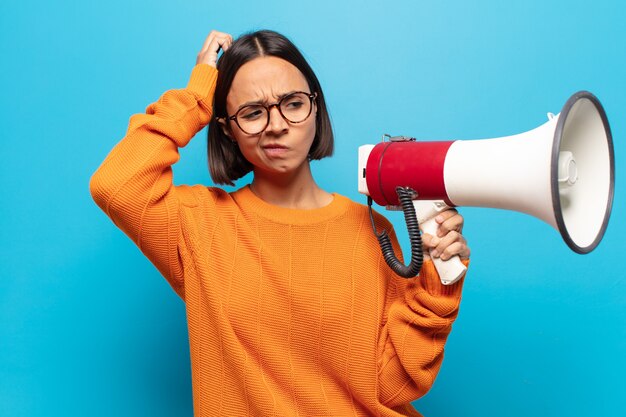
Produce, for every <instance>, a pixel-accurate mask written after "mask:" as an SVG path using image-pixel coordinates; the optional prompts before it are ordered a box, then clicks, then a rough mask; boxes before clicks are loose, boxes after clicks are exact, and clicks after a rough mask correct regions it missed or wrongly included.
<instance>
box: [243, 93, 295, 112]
mask: <svg viewBox="0 0 626 417" xmlns="http://www.w3.org/2000/svg"><path fill="white" fill-rule="evenodd" d="M298 91H300V90H291V91H288V92H286V93H282V94H280V95H278V96H277V98H278V101H280V100H282V99H283V98H284V97H287V96H288V95H290V94H293V93H297V92H298ZM267 102H268V101H267V99H265V100H255V101H247V102H245V103H243V104H242V105H241V106H239V107H238V108H237V111H239V110H241V109H242V108H243V107H246V106H252V105H257V104H267Z"/></svg>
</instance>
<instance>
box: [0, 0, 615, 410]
mask: <svg viewBox="0 0 626 417" xmlns="http://www.w3.org/2000/svg"><path fill="white" fill-rule="evenodd" d="M625 17H626V6H624V3H623V2H618V1H617V0H613V1H608V0H595V1H593V2H590V1H535V0H532V1H529V0H526V1H507V2H501V1H495V0H492V1H487V0H475V1H472V2H467V1H395V2H389V4H383V2H364V1H350V2H348V1H346V2H337V1H328V0H324V1H316V2H295V1H289V2H285V1H275V2H267V1H264V2H259V1H243V0H239V1H233V2H225V1H222V2H210V1H187V2H171V1H157V0H151V1H128V0H124V1H122V0H108V1H106V2H85V1H77V0H75V1H70V0H63V1H57V2H41V1H33V0H22V1H20V2H17V1H11V2H8V1H7V2H2V3H1V5H0V34H1V36H0V57H1V62H2V64H1V68H2V77H0V78H1V79H0V91H1V94H0V118H1V119H0V120H1V122H2V123H1V136H2V147H1V152H2V163H1V164H0V170H1V171H0V172H1V175H2V180H3V181H2V183H3V190H2V192H1V193H0V207H1V210H2V216H0V222H1V223H0V228H1V230H2V233H1V243H2V250H1V251H0V256H1V257H2V258H1V259H0V414H2V415H3V416H15V417H22V416H29V417H39V416H48V417H50V416H83V415H87V416H119V417H122V416H146V415H150V416H191V415H192V397H191V375H190V364H189V352H188V340H187V329H186V322H185V311H184V305H183V303H182V302H181V301H180V300H179V299H178V298H177V296H176V295H175V294H174V292H173V291H172V290H171V289H170V287H169V286H168V284H167V283H166V281H165V280H164V279H163V278H161V277H160V275H159V274H158V272H157V270H156V269H155V268H154V267H153V266H152V265H151V264H150V263H149V262H148V261H147V260H146V259H145V258H144V257H143V255H141V253H140V252H139V251H138V250H137V249H136V248H135V246H134V245H133V244H132V242H131V241H130V240H129V239H127V238H126V237H125V236H124V235H123V233H122V232H121V231H119V230H118V229H117V228H115V226H114V225H113V224H112V223H111V222H110V221H109V219H107V218H106V217H105V216H104V214H103V213H101V212H100V210H99V209H98V208H97V207H96V206H95V204H94V203H93V202H92V200H91V197H90V195H89V191H88V182H89V177H90V176H91V174H92V173H93V171H94V170H95V169H96V168H97V167H98V166H99V164H100V163H101V161H102V160H103V159H104V157H105V156H106V154H107V153H108V151H109V150H110V149H111V148H112V147H113V146H114V144H115V143H117V142H118V141H119V140H120V139H121V138H122V137H123V135H124V133H125V131H126V128H127V125H128V120H129V117H130V115H132V114H134V113H138V112H143V111H144V110H145V108H146V106H147V105H148V104H149V103H151V102H153V101H156V100H157V99H158V97H159V96H160V95H161V93H163V92H164V91H166V90H168V89H171V88H182V87H184V86H185V85H186V82H187V80H188V77H189V74H190V71H191V68H192V67H193V65H194V64H195V58H196V54H197V52H198V51H199V49H200V47H201V46H202V43H203V41H204V39H205V37H206V35H207V34H208V32H209V31H210V30H211V29H218V30H221V31H226V32H229V33H232V34H234V35H239V34H241V33H243V32H245V31H249V30H252V29H261V28H270V29H274V30H277V31H279V32H282V33H284V34H286V35H287V36H289V37H290V38H291V39H292V40H293V41H294V42H295V43H296V45H298V46H299V47H300V48H301V50H302V51H303V52H304V54H305V56H306V57H307V58H308V59H309V60H310V63H311V65H312V66H313V68H314V70H315V71H316V72H317V74H318V76H319V78H320V81H321V83H322V85H323V87H324V90H325V93H326V95H327V100H328V105H329V108H330V112H331V117H332V120H333V122H334V128H335V133H336V140H337V146H336V155H335V156H334V157H333V158H330V159H328V160H325V161H321V162H318V163H315V165H314V167H315V173H316V177H317V179H318V182H319V183H320V184H321V185H322V186H323V187H324V188H326V189H328V190H330V191H337V192H340V193H343V194H345V195H348V196H350V197H351V198H353V199H355V200H357V201H363V198H362V196H361V195H359V194H358V192H357V187H356V152H357V147H358V146H359V145H361V144H365V143H376V142H377V141H379V140H380V137H381V134H382V133H391V134H394V135H399V134H405V135H412V136H416V137H418V138H422V139H449V138H450V139H452V138H454V139H479V138H486V137H499V136H506V135H511V134H515V133H519V132H523V131H526V130H529V129H531V128H534V127H536V126H538V125H539V124H541V123H543V122H544V121H545V117H546V116H545V114H546V112H548V111H551V112H554V113H557V112H558V111H560V108H561V106H562V105H563V104H564V103H565V101H566V100H567V98H568V97H569V96H570V95H571V94H572V93H574V92H575V91H578V90H582V89H586V90H589V91H592V92H593V93H594V94H596V95H597V96H598V97H599V98H600V100H601V101H602V103H603V105H604V107H605V108H606V111H607V114H608V118H609V121H610V123H611V128H612V131H613V138H614V142H615V158H616V166H617V171H616V193H615V202H614V207H613V215H612V218H611V221H610V223H609V228H608V230H607V233H606V235H605V238H604V240H603V241H602V243H601V244H600V246H599V247H598V248H597V249H596V250H595V251H594V252H592V253H591V254H589V255H584V256H581V255H576V254H574V253H573V252H571V251H570V250H569V249H568V248H567V246H566V245H565V244H564V243H563V242H562V240H561V238H560V236H559V234H558V233H557V232H556V231H555V230H553V229H552V228H551V227H550V226H548V225H546V224H544V223H543V222H541V221H539V220H537V219H535V218H532V217H530V216H527V215H524V214H519V213H514V212H509V211H502V210H495V209H482V208H465V209H463V210H461V212H462V213H463V214H464V216H465V219H466V227H465V231H464V233H465V235H466V237H467V239H468V241H469V242H470V246H471V248H472V265H471V270H470V273H469V276H468V279H467V281H466V284H465V290H464V299H463V303H462V306H461V314H460V317H459V319H458V321H457V322H456V324H455V327H454V331H453V333H452V335H451V336H450V339H449V342H448V345H447V351H446V352H447V353H446V359H445V361H444V364H443V367H442V370H441V373H440V374H439V377H438V379H437V381H436V383H435V385H434V387H433V389H432V390H431V391H430V392H429V393H428V394H427V395H426V396H425V397H424V398H423V399H420V400H419V401H417V402H416V403H415V405H416V407H417V408H418V409H419V410H420V411H421V412H423V413H424V414H425V415H426V416H481V417H482V416H527V415H546V416H548V415H551V416H552V415H555V416H564V415H567V416H570V417H579V416H614V415H623V410H624V409H625V408H626V395H624V394H625V392H626V389H625V388H626V384H625V383H624V377H623V376H624V375H625V374H626V279H625V276H626V273H625V272H624V266H623V265H622V261H621V260H622V259H623V256H624V249H625V244H624V240H623V239H624V235H625V233H626V224H625V220H624V216H623V213H624V194H625V193H624V191H626V190H625V189H624V184H625V183H626V182H625V181H624V179H625V178H624V174H623V173H624V172H625V170H624V169H622V166H623V165H622V161H623V155H624V152H626V148H625V145H624V140H623V139H624V137H625V129H626V115H625V114H624V109H625V108H626V94H625V93H626V81H625V80H626V77H625V75H626V74H625V71H624V67H625V64H626V53H625V48H624V44H625V41H626V29H625V28H626V25H624V21H625V20H626V19H625ZM205 135H206V131H202V132H201V133H200V134H199V135H198V136H197V137H196V138H195V139H194V140H193V141H192V142H191V144H190V145H189V146H188V147H187V148H185V149H183V150H182V152H181V155H182V157H181V162H179V163H178V164H177V165H176V167H175V175H176V176H175V182H176V183H178V184H180V183H207V184H208V183H209V177H208V172H207V169H206V157H205V142H206V140H205ZM242 183H243V182H240V183H239V184H238V185H241V184H242ZM387 216H388V217H389V218H390V219H391V220H392V221H393V223H394V224H395V225H396V228H397V229H398V234H399V235H401V236H402V235H404V234H405V233H404V230H405V229H404V225H403V223H402V218H401V216H400V215H399V214H398V213H389V212H388V213H387ZM403 246H404V247H405V248H406V247H407V246H406V242H403Z"/></svg>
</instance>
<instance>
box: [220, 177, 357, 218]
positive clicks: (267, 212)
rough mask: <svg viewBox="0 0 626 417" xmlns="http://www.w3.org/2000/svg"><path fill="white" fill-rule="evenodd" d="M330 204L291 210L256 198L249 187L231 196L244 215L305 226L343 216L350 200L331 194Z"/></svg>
mask: <svg viewBox="0 0 626 417" xmlns="http://www.w3.org/2000/svg"><path fill="white" fill-rule="evenodd" d="M332 195H333V200H332V201H331V202H330V204H328V205H326V206H324V207H320V208H316V209H293V208H287V207H281V206H276V205H273V204H269V203H267V202H265V201H264V200H262V199H260V198H259V197H257V195H256V194H254V193H253V192H252V190H251V189H250V186H249V185H246V186H244V187H242V188H240V189H239V190H237V191H235V192H234V193H233V194H232V196H233V198H234V200H235V201H236V202H237V204H238V205H239V206H240V207H241V208H242V210H243V211H244V212H245V213H250V212H253V213H256V214H258V215H259V216H261V217H264V218H266V219H269V220H271V221H273V222H276V223H282V224H294V225H306V224H315V223H322V222H325V221H327V220H330V219H333V218H335V217H339V216H341V215H343V214H344V213H345V212H346V211H347V210H348V206H349V203H350V200H349V199H348V198H347V197H344V196H342V195H340V194H337V193H332Z"/></svg>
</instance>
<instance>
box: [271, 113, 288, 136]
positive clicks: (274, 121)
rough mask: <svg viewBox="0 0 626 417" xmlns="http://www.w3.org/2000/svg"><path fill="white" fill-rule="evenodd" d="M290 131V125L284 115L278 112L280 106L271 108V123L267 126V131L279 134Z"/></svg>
mask: <svg viewBox="0 0 626 417" xmlns="http://www.w3.org/2000/svg"><path fill="white" fill-rule="evenodd" d="M288 129H289V123H287V120H285V118H284V117H283V115H282V114H281V113H280V111H279V110H278V106H272V107H271V108H270V121H269V123H268V124H267V129H266V131H268V132H273V133H279V132H282V131H285V130H288Z"/></svg>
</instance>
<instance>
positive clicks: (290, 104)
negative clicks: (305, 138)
mask: <svg viewBox="0 0 626 417" xmlns="http://www.w3.org/2000/svg"><path fill="white" fill-rule="evenodd" d="M280 111H281V112H282V114H283V115H284V116H285V118H286V119H287V120H289V121H290V122H292V123H299V122H302V121H304V119H306V118H307V117H308V116H309V113H310V112H311V99H310V98H309V96H308V95H306V94H305V93H294V94H291V95H288V96H287V97H285V98H283V99H282V100H281V102H280Z"/></svg>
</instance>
